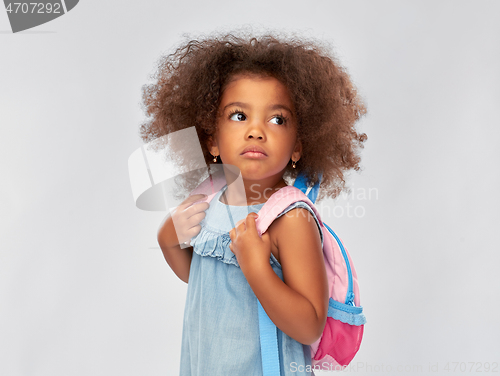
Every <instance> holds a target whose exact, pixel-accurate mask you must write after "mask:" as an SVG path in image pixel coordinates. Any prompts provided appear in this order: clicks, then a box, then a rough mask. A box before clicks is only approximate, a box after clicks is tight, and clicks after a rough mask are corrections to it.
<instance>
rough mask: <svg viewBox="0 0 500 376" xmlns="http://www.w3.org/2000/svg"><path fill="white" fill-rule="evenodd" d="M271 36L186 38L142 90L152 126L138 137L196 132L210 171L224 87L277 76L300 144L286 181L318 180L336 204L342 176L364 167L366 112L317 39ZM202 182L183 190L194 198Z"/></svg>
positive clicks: (323, 194) (148, 139) (146, 124)
mask: <svg viewBox="0 0 500 376" xmlns="http://www.w3.org/2000/svg"><path fill="white" fill-rule="evenodd" d="M273 34H274V35H271V34H266V35H263V36H261V37H255V36H252V35H249V33H246V34H245V33H243V34H242V33H240V34H236V33H234V32H233V33H229V34H223V35H217V34H212V36H209V37H205V38H198V39H193V40H189V39H188V40H187V41H184V42H183V43H182V44H181V46H180V47H178V48H177V49H176V50H175V51H174V52H173V53H171V54H168V55H164V56H162V57H161V58H160V59H159V62H158V67H157V69H156V72H155V74H154V75H153V76H152V78H153V79H154V83H152V84H148V85H144V86H143V88H142V105H143V109H144V110H145V112H146V114H147V116H148V120H147V121H145V122H144V123H142V124H141V126H140V136H141V138H142V140H143V141H144V142H151V141H154V140H156V139H158V138H160V137H162V136H165V135H167V134H170V133H172V132H176V131H179V130H181V129H185V128H189V127H195V128H196V132H197V134H198V138H199V141H200V144H201V147H202V150H203V155H204V158H205V162H206V163H207V166H209V165H210V164H211V163H213V162H212V158H213V156H212V155H211V154H210V152H209V148H208V142H209V140H210V139H211V137H212V136H213V135H215V132H216V127H217V114H218V109H219V104H220V99H221V95H222V92H223V90H224V88H225V86H226V85H227V84H228V83H229V82H230V81H231V78H232V77H234V76H235V75H237V74H253V75H261V76H267V77H269V76H270V77H274V78H276V79H277V80H278V81H280V82H281V83H283V84H284V85H285V87H287V89H288V91H289V94H290V98H291V100H292V103H293V104H294V107H295V110H296V118H297V138H298V139H299V140H300V142H301V144H302V156H301V160H300V163H298V164H297V167H296V168H292V167H291V163H289V164H288V166H287V168H286V170H285V172H284V174H283V179H285V181H287V184H290V183H291V182H293V179H295V178H296V177H297V175H298V174H299V173H303V174H305V176H306V178H307V179H308V180H309V182H310V184H314V183H316V182H317V181H318V179H319V174H321V176H322V178H321V184H320V188H321V189H320V191H319V192H320V194H319V197H318V201H320V200H321V199H322V198H325V197H327V196H329V197H332V198H335V197H336V196H337V195H338V194H339V193H340V192H341V191H342V190H344V189H345V188H346V185H345V184H346V181H345V173H346V172H347V171H349V170H351V169H354V170H356V171H357V170H359V169H360V166H359V163H360V148H362V147H363V142H365V141H366V139H367V137H366V134H364V133H358V132H357V130H356V128H355V123H356V121H357V120H359V119H360V117H361V116H363V115H364V114H365V113H366V107H365V105H364V103H363V101H362V100H361V98H360V97H359V95H358V94H357V91H356V88H355V87H354V85H353V83H352V82H351V80H350V77H349V75H348V73H347V71H346V69H345V68H343V67H342V66H341V65H340V64H339V63H338V61H337V59H336V58H335V57H334V56H333V55H332V54H331V53H330V52H329V50H330V49H329V48H327V47H323V46H322V44H321V43H320V42H318V41H311V40H305V38H291V37H283V36H278V35H276V33H273ZM169 146H170V148H173V149H174V150H173V153H172V155H175V160H176V162H177V163H179V164H181V163H183V161H184V159H183V157H182V155H183V151H182V150H180V148H179V146H178V145H169ZM176 146H177V148H176ZM218 163H221V162H220V161H219V162H218ZM204 178H206V176H205V177H204ZM201 180H203V179H202V176H201V175H200V176H198V177H197V178H191V179H190V180H189V181H185V182H184V188H185V189H186V190H187V192H188V193H189V192H190V191H191V190H193V189H194V188H195V187H196V186H197V185H198V184H199V183H201ZM292 184H293V183H292Z"/></svg>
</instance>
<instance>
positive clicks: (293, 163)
mask: <svg viewBox="0 0 500 376" xmlns="http://www.w3.org/2000/svg"><path fill="white" fill-rule="evenodd" d="M297 162H298V161H297ZM295 166H296V164H295V161H294V160H293V159H292V167H293V168H295Z"/></svg>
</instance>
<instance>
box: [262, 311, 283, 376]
mask: <svg viewBox="0 0 500 376" xmlns="http://www.w3.org/2000/svg"><path fill="white" fill-rule="evenodd" d="M258 305H259V332H260V355H261V358H262V374H263V376H280V358H279V352H278V332H277V329H276V325H274V323H273V322H272V321H271V319H270V318H269V316H268V315H267V313H266V311H264V308H263V307H262V304H260V302H258Z"/></svg>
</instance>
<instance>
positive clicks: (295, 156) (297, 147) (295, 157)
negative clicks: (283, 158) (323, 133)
mask: <svg viewBox="0 0 500 376" xmlns="http://www.w3.org/2000/svg"><path fill="white" fill-rule="evenodd" d="M301 156H302V142H300V140H299V139H297V142H296V143H295V148H294V149H293V153H292V160H293V161H295V162H297V161H298V160H299V159H300V157H301Z"/></svg>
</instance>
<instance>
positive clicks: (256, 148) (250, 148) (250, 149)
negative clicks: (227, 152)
mask: <svg viewBox="0 0 500 376" xmlns="http://www.w3.org/2000/svg"><path fill="white" fill-rule="evenodd" d="M248 152H253V153H262V154H264V155H267V154H266V152H265V151H264V149H262V148H261V147H260V146H257V145H253V146H247V147H246V148H245V149H243V151H242V152H241V154H245V153H248Z"/></svg>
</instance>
